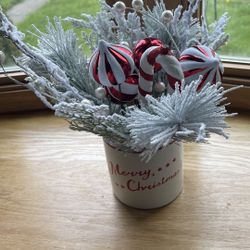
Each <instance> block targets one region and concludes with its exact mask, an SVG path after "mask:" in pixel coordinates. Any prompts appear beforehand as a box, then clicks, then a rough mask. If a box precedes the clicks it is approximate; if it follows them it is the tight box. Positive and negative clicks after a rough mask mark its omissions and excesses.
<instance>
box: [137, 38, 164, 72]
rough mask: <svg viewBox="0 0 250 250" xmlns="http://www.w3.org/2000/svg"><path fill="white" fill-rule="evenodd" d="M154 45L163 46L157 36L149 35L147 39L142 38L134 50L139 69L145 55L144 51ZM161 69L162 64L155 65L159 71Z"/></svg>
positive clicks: (155, 68)
mask: <svg viewBox="0 0 250 250" xmlns="http://www.w3.org/2000/svg"><path fill="white" fill-rule="evenodd" d="M152 46H163V44H162V42H161V41H160V40H158V39H156V38H153V37H148V38H145V39H142V40H140V41H139V42H138V43H137V45H136V47H135V49H134V52H133V58H134V61H135V66H136V67H137V68H138V69H139V68H140V60H141V57H142V55H143V53H144V52H145V51H146V50H147V49H148V48H150V47H152ZM160 69H161V65H160V64H155V65H154V70H155V71H159V70H160Z"/></svg>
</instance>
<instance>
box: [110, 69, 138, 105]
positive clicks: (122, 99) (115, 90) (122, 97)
mask: <svg viewBox="0 0 250 250" xmlns="http://www.w3.org/2000/svg"><path fill="white" fill-rule="evenodd" d="M106 90H107V93H108V95H109V96H110V98H111V101H112V102H114V103H119V104H121V103H128V102H131V101H133V100H134V99H135V97H136V96H137V94H138V75H136V74H134V75H131V76H129V77H128V78H127V79H126V80H125V81H124V83H122V84H120V85H114V86H112V87H106Z"/></svg>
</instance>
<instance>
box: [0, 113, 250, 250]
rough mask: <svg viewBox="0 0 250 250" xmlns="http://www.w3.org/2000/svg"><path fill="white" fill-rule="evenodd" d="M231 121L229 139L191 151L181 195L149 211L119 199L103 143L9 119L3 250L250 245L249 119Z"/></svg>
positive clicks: (4, 145)
mask: <svg viewBox="0 0 250 250" xmlns="http://www.w3.org/2000/svg"><path fill="white" fill-rule="evenodd" d="M229 124H230V125H231V127H232V128H231V129H229V132H230V133H231V138H230V139H229V140H225V139H223V138H220V137H218V136H213V137H212V139H211V141H210V144H208V145H195V144H188V145H185V156H184V162H185V167H184V169H185V174H184V190H183V192H182V194H181V195H180V196H179V198H178V199H177V200H175V201H174V202H173V203H171V204H170V205H169V206H167V207H164V208H161V209H156V210H149V211H143V210H136V209H131V208H128V207H126V206H124V205H122V204H121V203H119V202H118V201H117V200H116V199H115V198H114V197H113V195H112V189H111V184H110V180H109V175H108V170H107V167H106V162H105V155H104V149H103V145H102V139H101V138H98V137H97V136H95V135H92V134H87V133H80V132H74V131H70V130H69V129H68V124H67V122H66V121H64V120H62V119H58V118H55V117H54V116H53V115H52V114H51V113H49V112H41V113H29V114H18V115H5V116H1V117H0V249H1V250H9V249H11V250H12V249H13V250H19V249H23V250H50V249H70V250H71V249H81V250H90V249H91V250H92V249H96V250H102V249H104V250H105V249H113V250H142V249H143V250H165V249H180V250H185V249H250V142H249V139H250V116H249V114H248V115H243V114H242V115H239V116H238V117H236V118H232V119H230V120H229Z"/></svg>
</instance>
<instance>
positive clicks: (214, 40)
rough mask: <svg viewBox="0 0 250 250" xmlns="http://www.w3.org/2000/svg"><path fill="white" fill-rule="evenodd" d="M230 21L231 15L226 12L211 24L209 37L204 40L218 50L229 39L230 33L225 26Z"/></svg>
mask: <svg viewBox="0 0 250 250" xmlns="http://www.w3.org/2000/svg"><path fill="white" fill-rule="evenodd" d="M228 21H229V16H228V14H227V13H224V14H223V15H222V16H221V17H220V18H219V20H218V21H215V22H214V23H212V24H210V25H209V29H208V34H209V35H208V38H207V39H206V40H205V41H204V42H203V43H204V45H207V46H209V47H210V48H212V49H213V50H218V49H219V48H220V47H221V46H223V45H224V44H225V43H227V41H228V40H229V35H228V34H227V33H226V32H225V28H226V26H227V23H228Z"/></svg>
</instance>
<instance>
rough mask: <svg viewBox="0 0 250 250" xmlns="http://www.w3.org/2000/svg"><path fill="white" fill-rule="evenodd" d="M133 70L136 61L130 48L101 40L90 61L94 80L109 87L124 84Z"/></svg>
mask: <svg viewBox="0 0 250 250" xmlns="http://www.w3.org/2000/svg"><path fill="white" fill-rule="evenodd" d="M133 71H134V61H133V58H132V52H131V51H130V49H129V48H127V47H125V46H122V45H120V44H110V43H107V42H105V41H103V40H101V41H99V44H98V48H97V49H96V51H95V52H94V53H93V55H92V56H91V58H90V62H89V74H90V77H91V78H92V79H93V80H94V81H96V82H98V83H100V84H101V85H103V86H107V87H110V86H113V85H118V84H122V83H124V82H125V80H126V79H127V77H128V76H130V75H131V74H132V72H133Z"/></svg>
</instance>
